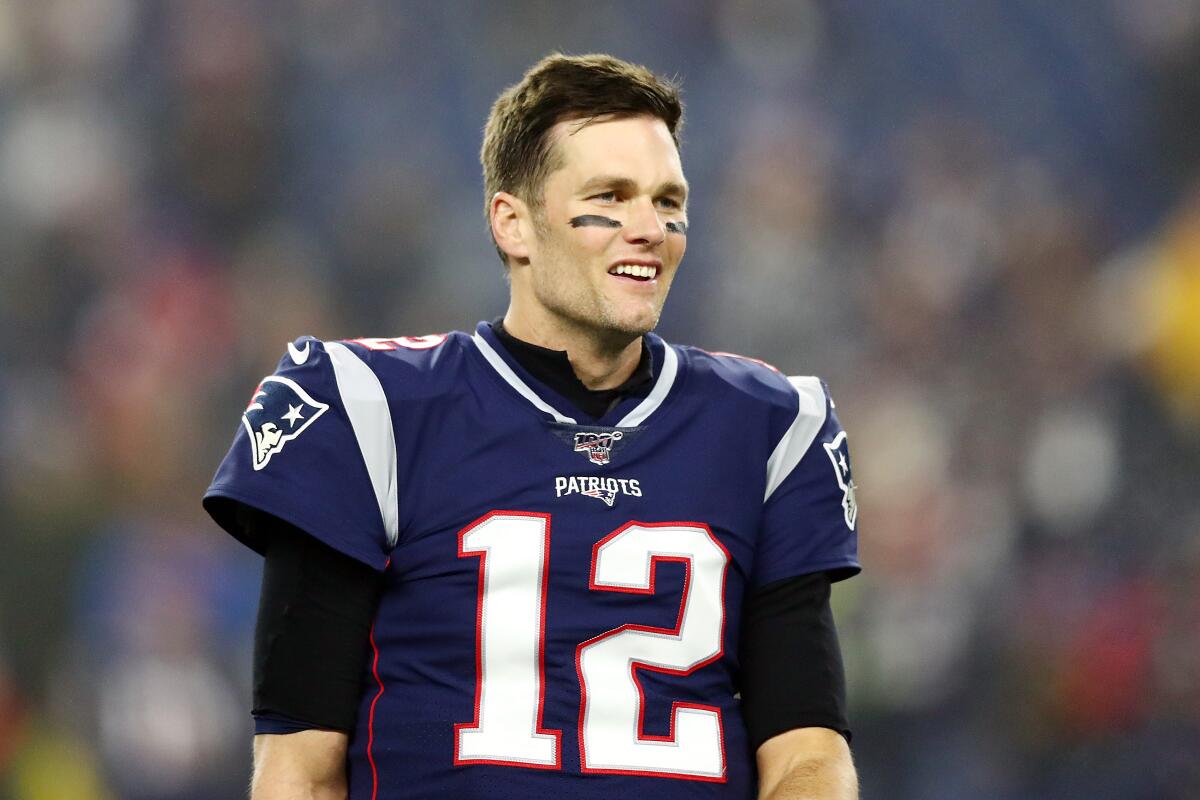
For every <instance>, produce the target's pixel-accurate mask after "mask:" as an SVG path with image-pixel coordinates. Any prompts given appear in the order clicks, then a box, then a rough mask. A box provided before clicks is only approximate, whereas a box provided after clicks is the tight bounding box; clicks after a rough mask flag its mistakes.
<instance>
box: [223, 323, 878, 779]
mask: <svg viewBox="0 0 1200 800" xmlns="http://www.w3.org/2000/svg"><path fill="white" fill-rule="evenodd" d="M648 343H649V345H650V353H651V357H652V359H653V361H654V365H653V366H654V374H655V382H654V384H653V387H652V389H651V390H650V392H649V394H648V395H646V396H645V397H640V398H637V397H633V398H627V399H626V400H624V401H623V402H621V403H619V404H618V405H617V406H615V407H614V408H612V409H611V410H610V411H609V412H608V413H607V414H606V415H605V416H604V417H602V418H600V419H598V420H593V419H586V418H583V417H582V415H580V414H579V412H576V411H573V410H572V408H571V407H570V406H569V404H568V403H567V401H566V400H564V399H563V398H561V397H559V396H557V395H556V394H555V393H554V392H553V391H551V390H550V389H549V388H547V387H545V386H544V385H542V384H540V383H538V382H537V381H536V380H534V379H533V378H532V377H531V376H529V375H528V373H526V372H525V371H524V370H523V369H522V368H521V367H520V366H519V365H518V364H517V362H516V361H515V360H514V359H513V358H512V357H511V356H510V355H509V354H508V353H507V352H506V351H505V350H504V348H503V346H502V345H501V344H500V343H499V341H498V340H497V339H496V337H495V335H494V333H493V332H492V330H491V328H490V327H489V326H488V325H487V324H480V325H479V326H478V328H477V330H476V333H475V334H474V335H469V334H465V333H459V332H455V333H451V334H448V335H445V336H442V335H438V336H425V337H400V338H396V339H359V340H354V341H344V342H321V341H319V340H316V339H313V338H309V337H305V338H302V339H300V340H298V341H297V342H295V343H294V344H290V345H289V346H288V351H289V352H288V355H286V356H285V357H284V358H283V359H282V361H281V362H280V364H279V367H278V369H277V370H276V372H275V374H274V375H271V376H269V377H267V378H264V379H263V381H262V383H261V384H260V385H259V386H258V388H257V389H256V390H255V392H254V395H253V397H252V398H251V402H250V405H249V407H248V408H247V410H246V412H245V414H244V415H243V417H242V424H241V426H239V429H238V432H237V435H236V437H235V439H234V442H233V446H232V447H231V449H230V451H229V454H228V455H227V456H226V458H225V460H224V461H223V462H222V464H221V466H220V468H219V470H218V472H217V475H216V478H215V479H214V480H213V484H212V486H211V487H210V489H209V492H208V496H210V497H224V498H230V499H233V500H237V501H240V502H242V503H245V504H247V505H250V506H253V507H255V508H258V509H261V510H263V511H265V512H268V513H270V514H274V515H276V516H278V517H280V518H282V519H284V520H286V521H288V522H290V523H292V524H294V525H296V526H298V527H300V528H302V529H304V530H305V531H307V532H309V533H310V534H312V535H313V536H315V537H317V538H319V539H320V540H321V541H323V542H325V543H326V544H328V545H330V546H332V547H334V548H336V549H337V550H340V551H341V552H343V553H345V554H347V555H350V556H352V557H354V558H356V559H359V560H361V561H363V562H365V563H366V564H369V565H371V566H373V567H375V568H376V569H379V570H382V571H384V572H385V573H386V577H385V588H384V591H383V595H382V598H381V600H380V606H379V610H378V613H377V616H376V619H375V623H374V627H373V630H372V633H371V637H370V647H371V648H372V654H371V659H370V665H369V674H368V675H367V676H366V678H365V681H364V691H363V696H362V701H361V706H360V712H359V716H358V724H357V729H356V730H355V731H353V733H352V735H351V740H350V755H349V764H348V769H349V780H350V796H351V798H371V797H376V796H377V797H379V798H408V797H414V798H415V797H455V798H474V797H480V798H489V800H492V799H494V798H528V797H544V796H556V797H563V798H596V800H600V799H601V798H603V799H604V800H609V799H610V798H612V797H621V796H640V795H641V794H644V793H646V792H651V791H652V792H656V793H657V795H656V796H658V797H661V798H671V797H680V798H682V797H689V798H691V797H722V798H726V797H732V798H746V797H752V796H753V795H754V792H755V786H756V780H755V771H754V757H753V753H751V752H750V746H749V744H748V742H747V737H746V731H745V726H744V723H743V721H742V718H741V713H740V710H739V707H738V700H737V698H736V692H737V685H736V676H737V672H738V654H737V642H738V635H739V627H740V626H739V622H740V616H741V613H740V612H741V607H742V600H743V597H744V596H745V595H746V593H747V591H748V590H749V589H752V588H754V587H758V586H762V585H764V584H767V583H770V582H772V581H776V580H780V579H783V578H788V577H793V576H797V575H802V574H805V573H811V572H816V571H821V570H838V571H840V572H842V573H843V574H845V573H849V572H854V571H857V569H858V561H857V544H856V533H855V530H856V507H855V504H854V484H853V481H852V479H851V472H850V461H849V453H848V450H847V447H846V434H845V433H844V432H843V431H842V429H841V426H840V425H839V423H838V420H837V417H836V415H835V414H834V411H833V404H832V402H831V400H830V399H829V395H828V392H827V390H826V388H825V386H824V385H823V384H822V383H821V382H820V381H819V380H818V379H816V378H787V377H785V376H783V375H781V374H780V373H778V372H777V371H775V370H774V369H773V368H771V367H769V366H767V365H765V364H762V363H761V362H757V361H754V360H752V359H745V358H741V357H737V356H731V355H724V354H713V353H707V352H704V351H702V350H698V349H695V348H690V347H679V346H675V345H668V344H666V343H665V342H663V341H662V339H660V338H659V337H657V336H654V335H653V334H650V335H648ZM635 793H636V794H635Z"/></svg>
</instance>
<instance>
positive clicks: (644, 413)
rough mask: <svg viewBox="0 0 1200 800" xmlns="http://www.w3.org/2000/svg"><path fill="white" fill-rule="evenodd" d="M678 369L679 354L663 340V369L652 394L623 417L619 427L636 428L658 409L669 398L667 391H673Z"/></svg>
mask: <svg viewBox="0 0 1200 800" xmlns="http://www.w3.org/2000/svg"><path fill="white" fill-rule="evenodd" d="M678 371H679V356H677V355H675V350H674V349H673V348H672V347H671V345H669V344H667V343H666V342H663V363H662V369H661V370H659V372H658V380H656V381H655V382H654V388H653V389H651V390H650V394H648V395H646V399H645V400H643V401H642V402H640V403H638V405H637V408H635V409H633V411H630V412H629V413H628V414H626V415H625V416H624V417H622V419H621V421H620V422H618V423H617V427H618V428H636V427H637V426H638V425H641V424H642V423H643V422H645V421H646V418H647V417H649V416H650V415H651V414H653V413H654V412H655V411H657V410H658V407H659V406H661V405H662V404H663V401H664V400H666V399H667V393H668V392H670V391H671V387H672V386H674V385H675V374H676V373H677V372H678Z"/></svg>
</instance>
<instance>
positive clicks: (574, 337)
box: [504, 306, 642, 390]
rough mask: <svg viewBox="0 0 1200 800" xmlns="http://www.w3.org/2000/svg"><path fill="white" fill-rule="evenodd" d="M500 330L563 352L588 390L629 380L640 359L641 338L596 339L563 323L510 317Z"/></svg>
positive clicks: (518, 316) (511, 315) (505, 317)
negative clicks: (502, 329) (539, 321)
mask: <svg viewBox="0 0 1200 800" xmlns="http://www.w3.org/2000/svg"><path fill="white" fill-rule="evenodd" d="M504 329H505V330H506V331H508V332H509V333H510V334H512V335H513V336H515V337H517V338H518V339H521V340H523V341H526V342H529V343H530V344H536V345H538V346H539V347H545V348H547V349H550V350H565V351H566V353H567V358H568V359H569V360H570V362H571V369H573V370H574V371H575V375H576V377H578V378H579V381H580V383H582V384H583V385H584V386H586V387H587V388H589V389H593V390H595V389H615V388H616V387H618V386H620V385H621V384H623V383H625V381H626V380H628V379H629V376H630V375H632V374H633V371H634V370H635V369H637V365H638V362H639V361H641V358H642V343H641V337H640V336H635V337H633V338H632V339H629V338H627V337H624V336H621V337H614V339H612V340H609V341H601V340H598V339H597V337H596V336H595V334H594V333H591V332H585V331H583V330H580V329H577V328H572V327H570V326H566V325H563V324H552V323H546V322H542V323H540V324H539V323H538V322H537V321H533V320H529V319H526V318H525V317H524V316H523V315H520V314H514V313H513V309H512V307H511V306H510V307H509V309H508V313H506V314H505V315H504Z"/></svg>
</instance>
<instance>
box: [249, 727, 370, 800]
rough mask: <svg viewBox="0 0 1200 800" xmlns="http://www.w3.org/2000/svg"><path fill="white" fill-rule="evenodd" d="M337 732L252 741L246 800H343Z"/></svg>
mask: <svg viewBox="0 0 1200 800" xmlns="http://www.w3.org/2000/svg"><path fill="white" fill-rule="evenodd" d="M349 741H350V737H349V736H348V735H346V734H344V733H341V732H340V731H319V730H310V731H300V732H299V733H289V734H287V735H272V734H259V735H258V736H255V737H254V777H253V779H252V780H251V782H250V800H346V746H347V744H348V743H349Z"/></svg>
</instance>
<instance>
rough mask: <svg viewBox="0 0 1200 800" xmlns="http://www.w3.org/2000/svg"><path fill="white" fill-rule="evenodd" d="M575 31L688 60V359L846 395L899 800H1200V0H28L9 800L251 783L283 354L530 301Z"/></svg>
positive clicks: (1, 295)
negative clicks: (492, 214) (538, 196)
mask: <svg viewBox="0 0 1200 800" xmlns="http://www.w3.org/2000/svg"><path fill="white" fill-rule="evenodd" d="M552 49H562V50H565V51H568V52H588V51H596V50H600V51H609V52H612V53H614V54H616V55H619V56H622V57H625V58H629V59H631V60H635V61H640V62H643V63H646V64H647V65H649V66H651V67H652V68H654V69H656V70H657V71H660V72H664V73H668V74H673V73H678V74H679V75H680V76H681V77H682V78H683V80H684V86H685V89H686V97H687V100H688V101H689V108H688V112H689V124H688V128H687V130H686V131H685V139H686V147H685V151H684V163H685V168H686V170H687V173H688V175H689V178H690V180H691V183H692V184H693V187H694V202H693V205H692V213H691V220H692V232H693V234H692V236H691V241H690V245H691V250H690V253H689V255H688V258H687V260H686V262H685V264H684V272H683V274H682V275H681V277H680V280H679V281H678V282H677V284H676V289H675V294H674V298H673V300H672V302H671V303H669V304H668V307H667V313H666V316H665V318H664V321H663V325H662V332H663V333H664V335H665V336H667V337H668V338H669V339H673V340H677V341H687V342H693V343H696V344H699V345H701V346H705V347H709V348H713V349H724V350H734V351H738V352H743V353H746V354H749V355H754V356H758V357H761V358H764V359H767V360H769V361H771V362H772V363H775V364H777V365H779V366H780V367H782V368H784V369H785V370H786V371H789V372H801V373H815V374H820V375H822V376H824V377H825V378H826V379H827V380H828V381H829V383H830V384H831V385H832V387H833V390H834V393H835V396H836V397H837V398H838V399H839V403H840V406H839V408H840V411H841V415H842V419H843V421H844V422H845V423H846V426H847V428H848V429H849V430H850V432H851V442H852V444H853V449H854V454H855V464H856V473H857V479H858V483H859V485H860V494H859V497H860V502H861V504H862V512H861V517H860V519H861V525H862V530H863V537H862V543H861V545H862V556H863V562H864V564H865V565H866V571H865V573H864V574H863V575H862V576H861V577H860V578H858V579H855V580H853V581H851V582H849V583H847V584H843V585H842V586H841V588H840V589H839V591H838V595H837V598H836V602H837V612H838V619H839V624H840V628H841V631H842V636H843V641H844V646H845V652H846V660H847V663H848V668H849V677H850V684H851V695H852V700H853V722H854V725H855V729H856V739H855V749H856V755H857V758H858V764H859V769H860V772H861V776H862V781H863V785H864V792H863V795H864V797H866V798H888V799H889V800H908V799H909V798H912V799H913V800H941V799H942V798H945V799H946V800H950V799H951V798H953V799H954V800H962V799H963V798H979V799H981V800H1009V799H1013V800H1015V799H1016V798H1021V799H1022V800H1040V799H1041V798H1091V799H1095V798H1121V799H1122V800H1143V799H1144V800H1150V799H1151V798H1170V799H1176V798H1178V799H1180V800H1182V799H1183V798H1193V799H1194V798H1197V797H1200V589H1198V586H1200V170H1198V168H1197V165H1198V163H1200V3H1198V2H1197V1H1196V0H1138V1H1137V2H1126V0H1056V1H1055V2H1041V0H971V1H970V2H957V1H956V0H929V1H928V2H908V1H907V0H844V2H838V3H825V2H806V1H804V0H787V1H786V2H785V1H783V0H769V1H764V2H735V1H733V0H729V1H727V2H722V1H720V0H669V1H666V2H656V3H642V2H633V1H632V0H631V1H630V2H606V1H603V0H596V1H595V2H591V3H575V2H553V1H552V0H542V1H537V2H524V3H519V4H510V3H489V2H482V1H481V2H472V3H460V2H445V3H434V2H429V3H397V2H386V1H385V0H365V1H360V2H352V3H347V2H334V0H287V1H285V0H155V1H154V2H137V1H136V0H3V1H0V327H2V331H3V336H2V337H0V409H2V411H3V413H2V414H0V797H4V798H15V799H16V800H50V799H51V798H70V799H71V800H101V799H102V798H122V799H125V798H128V799H130V800H191V799H193V798H195V799H196V800H199V798H207V799H212V798H237V797H241V796H243V791H244V788H243V787H244V786H245V781H246V776H247V773H248V749H249V736H250V722H249V717H248V714H247V712H246V705H247V698H248V695H249V689H248V686H247V683H248V668H249V660H250V658H249V653H250V642H251V633H252V626H253V619H254V612H255V606H256V595H257V581H258V569H259V567H258V563H257V560H256V559H255V558H254V557H252V556H250V555H248V554H247V553H244V552H242V551H241V550H240V549H239V547H238V546H237V545H235V544H234V543H232V542H231V541H228V540H227V537H225V536H224V535H223V534H222V533H220V532H219V531H218V530H217V528H216V527H215V526H213V525H212V524H210V523H209V521H208V520H207V519H206V518H205V516H204V515H203V512H202V511H201V509H200V505H199V497H200V494H201V492H202V490H203V489H204V487H205V486H206V485H207V482H208V480H209V478H210V476H211V472H212V470H213V469H214V468H215V466H216V464H217V462H218V460H219V458H220V457H221V455H222V454H223V453H224V451H225V449H226V447H227V445H228V442H229V438H230V436H231V434H232V432H233V430H234V428H235V426H236V425H237V424H238V413H239V411H240V409H241V407H242V404H243V403H244V401H245V397H246V396H247V393H248V392H249V390H250V389H251V388H252V387H253V386H254V385H255V383H256V381H257V379H258V377H259V376H261V375H262V374H264V373H266V372H269V371H270V370H271V369H272V368H273V365H274V363H275V361H276V360H277V358H278V357H279V355H280V353H281V352H282V351H283V344H284V342H285V341H287V340H290V339H292V338H294V337H295V336H297V335H299V334H301V333H311V334H315V335H318V336H322V337H326V338H344V337H353V336H360V335H383V336H389V335H398V334H421V333H427V332H433V331H442V330H447V329H450V328H461V327H464V326H470V325H472V324H473V323H474V322H475V321H476V320H477V319H480V318H490V317H492V316H494V315H497V314H498V313H500V312H501V311H502V310H503V307H504V301H505V297H506V287H505V284H504V281H503V278H502V274H501V268H500V265H499V264H498V263H497V261H496V260H495V257H494V255H493V254H492V249H491V247H490V246H489V244H488V241H487V238H486V233H485V231H484V228H483V224H482V218H481V213H480V211H481V205H482V203H481V195H480V191H481V190H480V179H479V174H478V173H479V170H478V166H477V161H476V152H477V149H478V144H479V135H480V129H481V126H482V123H483V119H484V117H485V115H486V113H487V110H488V107H489V104H490V102H491V100H492V98H493V97H494V96H495V95H496V93H497V92H498V91H499V90H500V89H501V88H502V87H503V86H505V85H507V84H508V83H510V82H512V81H514V80H516V79H517V77H518V76H519V74H520V73H521V71H522V70H523V69H524V68H525V67H526V66H527V65H529V64H530V63H531V62H533V61H534V60H536V59H537V58H538V57H540V56H541V55H543V54H544V53H546V52H547V51H549V50H552Z"/></svg>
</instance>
